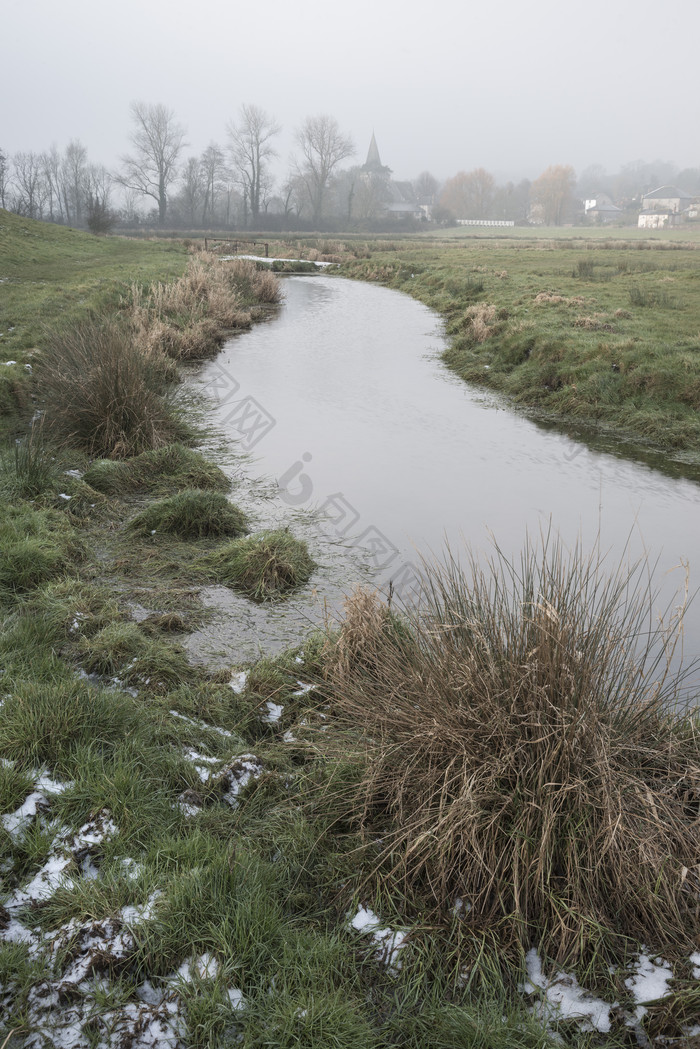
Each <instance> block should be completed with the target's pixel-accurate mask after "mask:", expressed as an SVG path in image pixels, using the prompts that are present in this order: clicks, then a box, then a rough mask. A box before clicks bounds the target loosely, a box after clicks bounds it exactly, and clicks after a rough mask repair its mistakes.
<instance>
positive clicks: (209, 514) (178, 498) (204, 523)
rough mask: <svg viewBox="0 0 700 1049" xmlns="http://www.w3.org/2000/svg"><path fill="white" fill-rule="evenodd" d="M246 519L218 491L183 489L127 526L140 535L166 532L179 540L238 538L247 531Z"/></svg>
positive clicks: (162, 500) (156, 504)
mask: <svg viewBox="0 0 700 1049" xmlns="http://www.w3.org/2000/svg"><path fill="white" fill-rule="evenodd" d="M247 524H248V518H247V517H246V515H245V514H244V513H243V511H242V510H239V509H238V507H237V506H234V505H233V503H230V502H229V501H228V499H227V498H226V496H225V495H223V494H222V493H221V492H203V491H200V490H199V489H196V488H189V489H186V490H185V491H184V492H178V493H177V495H171V496H168V497H166V498H165V499H159V500H158V501H157V502H155V503H151V505H150V506H147V507H146V508H145V509H144V510H142V511H141V512H140V513H139V514H137V515H136V517H135V518H134V519H133V520H132V521H131V523H130V525H129V527H130V528H131V529H132V531H134V532H138V533H140V534H141V535H148V534H149V533H151V532H168V533H170V534H171V535H177V536H180V538H182V539H201V538H203V537H204V536H225V535H230V536H238V535H243V534H244V533H245V532H246V531H247V530H248V529H247Z"/></svg>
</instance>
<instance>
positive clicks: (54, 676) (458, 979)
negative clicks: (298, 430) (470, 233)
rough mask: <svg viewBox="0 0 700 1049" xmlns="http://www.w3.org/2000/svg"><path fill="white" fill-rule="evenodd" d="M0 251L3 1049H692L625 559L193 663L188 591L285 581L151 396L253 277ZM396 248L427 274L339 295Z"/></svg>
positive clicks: (694, 800)
mask: <svg viewBox="0 0 700 1049" xmlns="http://www.w3.org/2000/svg"><path fill="white" fill-rule="evenodd" d="M0 227H2V228H1V229H0V237H2V238H3V239H0V275H1V276H3V280H4V282H5V283H3V284H2V285H0V295H2V296H3V299H2V302H3V314H2V316H3V320H2V324H0V329H2V330H3V332H4V333H8V332H9V334H8V335H7V338H8V343H7V348H8V350H11V353H12V357H11V358H10V357H9V353H8V359H13V360H14V361H15V363H14V364H7V365H5V364H3V363H2V362H0V373H2V371H3V369H6V370H7V371H6V375H5V379H4V381H5V386H4V387H3V389H5V400H4V401H3V402H2V405H0V408H1V409H2V416H1V419H2V429H3V436H4V443H3V449H2V455H0V490H1V492H2V503H1V505H0V667H1V673H0V876H1V878H2V895H1V896H0V1039H2V1041H1V1042H0V1044H3V1046H6V1047H7V1049H12V1047H17V1049H19V1047H20V1046H22V1047H34V1046H37V1047H39V1046H41V1047H42V1049H45V1047H52V1046H56V1047H62V1049H64V1047H65V1049H67V1047H81V1049H82V1047H83V1046H84V1047H86V1049H97V1047H100V1049H101V1047H103V1046H104V1047H107V1046H110V1047H120V1049H121V1047H126V1046H130V1047H136V1046H144V1047H145V1046H159V1047H160V1046H171V1047H173V1049H175V1047H197V1049H199V1047H211V1049H214V1047H218V1046H226V1045H234V1044H236V1045H238V1044H240V1045H243V1046H247V1047H255V1049H263V1047H264V1046H275V1047H282V1049H286V1047H290V1049H291V1047H299V1049H301V1047H305V1049H306V1047H310V1049H358V1047H362V1049H364V1047H367V1049H380V1047H384V1046H401V1047H409V1049H452V1047H454V1046H456V1045H459V1046H468V1047H475V1049H477V1047H478V1049H507V1047H516V1049H536V1047H537V1049H539V1047H541V1049H545V1047H549V1046H554V1045H557V1044H561V1041H562V1040H563V1041H564V1042H565V1043H566V1044H568V1045H572V1046H577V1047H579V1046H580V1047H584V1046H585V1047H588V1046H590V1047H593V1046H602V1045H604V1046H610V1047H612V1046H619V1047H623V1046H630V1045H654V1044H656V1045H659V1046H660V1045H668V1044H678V1045H692V1044H693V1041H692V1040H693V1039H694V1038H695V1037H696V1036H697V1035H698V1029H697V1026H696V1025H697V1023H698V1017H699V1016H700V954H698V940H697V937H698V931H699V928H700V927H699V925H698V906H699V902H698V901H699V900H700V881H699V879H698V875H699V872H700V818H699V808H698V806H699V804H700V775H699V773H698V769H700V743H699V738H698V729H697V719H696V714H695V712H694V711H695V708H694V706H691V707H690V708H689V709H688V708H686V706H685V703H686V702H687V701H688V699H689V698H690V699H693V697H692V696H690V697H689V696H688V695H687V692H686V688H685V686H686V682H685V680H684V678H683V677H682V675H679V674H678V672H677V671H676V670H671V669H670V668H671V665H672V657H673V653H674V646H675V644H676V641H677V637H678V634H677V629H676V628H677V627H678V625H679V624H678V621H677V620H676V621H675V622H672V623H670V624H668V630H667V631H664V629H662V628H661V627H659V628H657V629H654V630H652V632H651V634H650V633H649V624H648V622H647V618H646V617H647V612H648V604H647V599H648V593H647V591H646V589H645V575H644V570H643V566H642V568H641V570H640V571H639V572H636V573H635V572H632V574H631V575H625V574H624V573H623V574H621V575H620V576H617V577H613V578H609V577H608V576H606V575H605V574H604V573H603V572H602V570H601V568H600V566H599V564H598V563H597V562H596V560H595V559H590V558H588V557H587V556H586V555H584V554H583V552H581V551H577V552H574V555H573V556H571V557H570V556H569V555H567V554H565V553H564V551H562V549H561V548H560V547H559V546H558V544H557V543H556V542H555V541H551V542H544V543H543V544H542V545H540V546H537V545H534V546H530V547H528V548H526V549H525V550H524V551H523V559H522V562H521V563H519V564H509V563H508V562H506V561H505V560H504V559H503V558H502V557H500V556H499V555H498V552H497V551H496V552H495V554H494V560H493V565H492V568H491V570H490V571H489V572H487V573H484V572H483V571H479V570H476V569H474V571H473V572H471V571H470V570H469V567H468V566H467V568H466V569H465V568H464V566H463V565H461V564H458V563H457V561H456V560H454V559H451V557H450V556H449V554H448V555H447V556H446V559H445V562H444V563H443V564H442V565H439V566H432V567H430V568H427V569H426V578H425V593H424V602H423V604H422V606H421V610H420V612H416V611H414V612H410V610H401V609H397V608H396V607H394V606H391V605H390V606H387V604H386V602H384V601H381V600H380V599H379V597H378V595H375V594H372V593H371V592H368V591H365V590H359V591H357V592H355V593H353V594H351V595H349V597H348V602H347V606H346V610H345V615H344V618H343V619H342V621H340V622H329V623H328V624H327V628H326V629H325V630H324V631H320V632H317V633H313V634H310V635H309V636H308V638H307V639H306V641H305V642H304V644H303V645H302V646H300V647H298V648H296V649H293V650H289V651H286V652H283V653H282V654H280V655H277V656H275V657H271V656H267V655H264V654H263V655H262V656H261V658H260V660H259V661H257V662H256V663H254V664H252V665H243V664H236V663H233V664H232V665H231V666H227V667H225V668H223V669H217V670H212V669H210V668H208V667H207V666H205V665H195V664H194V663H193V662H191V661H190V660H189V659H188V658H187V655H186V653H185V649H184V647H183V643H182V642H183V640H184V639H185V637H186V635H187V633H188V632H189V631H191V630H192V629H194V628H195V627H197V626H201V625H202V624H206V622H207V614H208V613H207V612H206V611H205V610H204V608H203V607H202V604H201V602H200V600H199V591H200V589H201V588H202V587H203V586H205V585H207V584H208V583H210V582H211V581H215V582H218V583H220V584H222V585H226V586H230V587H232V588H235V589H237V590H238V591H239V592H241V593H243V594H244V595H246V599H247V600H250V601H268V602H274V601H282V600H284V594H285V593H286V592H288V591H289V589H290V588H292V589H293V588H295V587H298V586H307V585H312V584H313V571H314V567H315V565H314V553H315V551H313V550H307V549H305V548H304V547H303V544H299V543H298V542H297V540H296V539H295V538H294V536H293V534H291V533H290V531H288V530H287V529H277V530H270V529H269V528H267V527H266V522H265V521H262V520H257V519H256V520H252V519H251V517H250V514H249V513H248V509H247V507H246V506H245V505H244V504H243V502H242V501H241V499H240V498H239V495H240V488H239V484H238V481H239V479H240V477H241V476H242V472H243V471H244V470H245V469H246V468H247V467H246V464H245V462H244V460H243V459H242V458H238V459H236V458H235V456H234V457H233V462H234V464H235V465H234V469H231V460H232V456H231V455H230V454H229V455H228V456H226V457H225V459H224V458H217V456H216V455H215V454H214V453H213V452H212V451H210V450H209V445H208V444H207V441H206V438H207V431H206V416H205V415H204V414H203V412H202V410H201V408H199V407H198V406H197V405H196V404H194V403H193V402H192V399H191V398H190V397H189V396H188V395H187V394H186V385H185V384H183V383H182V382H181V381H180V380H181V377H182V375H183V369H187V367H189V365H190V364H191V362H193V361H195V362H196V361H197V360H201V359H204V358H206V357H207V356H209V355H211V354H212V353H215V352H216V349H217V347H218V345H219V344H220V341H221V339H222V338H223V337H224V336H225V335H226V334H230V333H231V332H235V331H236V330H240V329H241V328H243V327H245V326H246V325H249V324H251V323H255V322H256V320H258V321H259V320H262V319H264V317H265V316H266V315H268V313H269V311H270V310H274V309H275V303H276V301H277V300H278V297H279V286H278V284H277V278H276V277H274V275H272V274H270V273H269V272H264V271H261V270H259V269H257V268H256V266H255V265H254V264H252V263H242V262H235V263H233V264H231V263H222V262H218V261H217V260H216V259H212V258H208V257H206V256H204V255H203V254H202V253H200V252H192V251H190V250H189V249H188V248H187V246H185V245H182V244H178V243H175V242H169V243H166V244H164V245H163V244H159V243H153V244H151V243H148V242H146V243H141V242H139V243H130V242H128V243H127V244H122V243H121V242H120V241H119V240H118V239H117V238H109V239H108V240H105V241H97V240H95V239H93V238H91V237H89V236H87V235H80V234H77V233H74V232H73V231H69V230H60V229H56V228H55V227H44V226H42V225H41V224H39V223H28V222H26V221H25V220H19V219H17V218H16V217H14V216H8V215H6V214H5V213H2V212H0ZM18 243H19V244H20V245H21V244H29V243H31V245H32V247H31V252H29V253H28V254H27V255H26V257H24V259H22V257H21V256H20V257H19V259H17V258H15V255H14V252H15V248H16V245H17V244H18ZM294 247H295V248H296V249H298V247H299V245H294ZM305 247H306V250H307V252H308V253H309V254H310V253H312V252H316V253H317V255H324V254H326V255H327V254H339V253H340V249H339V248H338V246H337V245H336V246H333V247H334V249H335V250H328V249H330V248H331V246H330V245H328V244H316V245H315V246H314V245H313V244H308V245H306V246H305ZM376 247H377V250H378V249H379V246H376ZM17 250H19V249H17ZM357 250H358V252H359V251H360V250H362V251H364V248H362V249H359V248H358V249H357ZM368 250H369V249H368ZM374 250H375V249H374V248H372V251H371V252H370V257H369V258H367V257H365V258H358V259H357V260H356V261H355V262H349V263H347V266H348V268H349V270H350V271H353V270H355V269H357V272H356V273H355V275H356V276H360V275H361V274H360V272H359V270H360V268H361V267H363V266H371V265H375V263H376V264H377V265H379V262H378V261H377V259H375V257H374V255H373V254H372V252H373V251H374ZM405 250H406V251H408V250H410V251H411V252H414V251H415V252H418V251H419V250H420V251H422V250H426V251H433V252H435V253H436V258H437V257H442V255H441V253H442V252H447V253H448V254H449V252H450V251H451V250H452V249H451V248H450V247H449V246H442V245H428V246H426V248H425V249H423V248H420V249H419V248H417V247H414V246H412V247H410V249H409V248H405V247H404V246H403V245H400V246H399V247H396V246H389V247H388V248H387V246H386V245H385V246H384V248H383V249H382V254H381V259H382V260H383V259H384V258H386V259H387V260H388V261H387V262H386V263H385V262H384V261H381V267H383V266H385V265H386V266H389V265H390V266H391V267H392V271H391V274H390V275H387V274H386V273H384V276H381V275H379V276H377V277H373V278H372V279H386V280H387V282H392V281H394V280H396V281H397V282H398V281H399V277H398V276H397V274H398V273H399V272H401V273H402V272H403V270H404V268H405V265H404V260H403V254H401V258H400V259H399V258H398V254H399V253H403V252H404V251H405ZM459 250H464V246H460V248H459ZM469 250H474V251H476V250H477V249H476V248H474V246H471V247H470V249H469ZM508 250H513V249H508ZM566 250H567V251H568V250H569V249H566ZM527 251H528V252H531V253H532V252H533V251H534V249H533V248H532V247H531V246H530V247H528V249H527ZM130 253H133V254H130ZM141 253H142V254H141ZM81 257H82V259H83V260H87V261H83V262H82V263H81ZM295 257H296V256H295ZM306 257H308V254H307V256H306ZM586 257H587V256H586ZM645 257H646V256H645ZM528 258H529V259H530V258H531V257H530V256H528ZM578 258H579V256H573V261H571V266H572V273H573V268H574V266H575V262H576V261H577V260H578ZM664 258H665V256H664ZM129 259H130V260H131V261H128V260H129ZM501 264H502V263H501V260H500V259H498V260H497V261H494V260H491V261H490V262H489V263H488V265H489V267H492V268H495V266H496V265H498V266H501ZM548 264H549V263H548ZM436 265H437V264H436ZM454 265H455V263H454V259H453V260H452V263H451V266H450V267H448V269H451V267H453V266H454ZM469 265H470V266H472V265H473V260H469ZM504 265H505V264H504ZM568 265H569V263H568V262H567V264H566V267H565V269H566V270H567V271H568ZM615 266H616V264H615ZM12 267H14V269H13V268H12ZM35 267H36V268H35ZM512 268H513V263H512V262H511V269H512ZM526 268H527V267H526V263H525V262H523V263H522V271H521V272H520V271H519V273H520V275H519V277H518V280H519V281H524V280H525V271H526ZM39 272H41V273H43V278H42V283H39V284H34V283H33V281H34V280H35V279H36V277H35V275H36V274H37V273H39ZM412 272H413V273H414V277H401V278H400V279H401V280H406V281H409V280H414V279H416V278H417V276H418V271H417V270H416V269H414V270H413V271H412ZM653 272H654V273H655V272H656V271H653ZM681 272H682V273H683V274H684V276H683V280H685V279H686V275H685V270H682V271H681ZM446 273H447V270H446V271H445V273H442V272H441V273H440V274H438V276H437V278H436V279H437V284H436V285H435V288H434V289H433V290H436V289H437V291H436V294H438V298H441V297H442V299H444V303H445V304H448V305H449V303H450V302H452V301H453V297H452V294H451V293H448V291H447V289H446V287H445V286H444V281H445V280H446ZM459 273H462V271H459ZM615 273H618V270H617V268H616V269H615ZM423 274H425V275H426V276H424V283H425V284H426V286H427V283H428V276H427V274H428V270H427V269H426V270H424V271H423ZM5 275H8V276H5ZM367 276H368V277H370V276H371V274H370V273H367ZM455 279H456V280H457V283H458V284H459V282H460V281H461V282H462V285H463V284H464V283H465V282H468V281H479V280H482V279H483V281H484V287H485V288H486V286H487V284H488V286H489V287H490V286H491V282H492V283H493V288H498V287H502V286H503V287H506V286H507V282H508V279H509V278H507V277H501V276H498V275H497V274H495V273H491V272H490V270H489V272H486V273H481V272H480V271H474V270H473V269H469V270H464V273H462V275H461V276H459V275H458V277H457V278H455ZM564 279H566V280H568V281H570V282H573V284H574V285H577V282H579V283H580V282H581V281H582V280H583V279H584V278H582V277H581V276H568V277H566V278H565V277H564V276H562V280H564ZM613 279H617V278H616V277H615V278H611V282H612V280H613ZM532 280H533V286H532V288H531V289H530V291H529V292H528V294H530V293H531V294H533V295H534V294H535V292H534V288H535V287H537V288H539V287H540V283H541V278H540V276H539V275H538V274H534V275H533V278H532ZM592 283H593V284H594V285H595V288H597V286H598V283H600V284H601V286H605V285H606V284H607V283H609V282H607V281H600V282H597V281H593V282H592ZM462 285H460V287H461V286H462ZM8 287H9V290H10V295H9V296H8V297H7V298H5V295H4V293H5V291H6V290H7V289H8ZM431 287H432V285H431ZM684 287H685V285H684ZM562 288H564V285H562ZM462 292H463V287H462V291H460V293H459V294H462ZM557 293H558V292H557ZM456 294H457V293H455V295H456ZM536 294H539V291H538V292H537V293H536ZM551 294H555V291H554V290H552V292H551ZM684 294H686V293H685V292H684ZM33 296H36V300H35V307H36V308H34V307H33V305H32V303H33ZM64 296H65V299H64ZM442 299H441V301H442ZM460 301H461V303H462V304H461V305H460V307H459V309H460V310H461V311H462V313H464V311H465V310H468V309H469V308H470V307H469V304H466V305H465V303H464V301H463V300H460ZM475 301H486V300H485V299H483V300H482V299H478V300H475ZM62 302H63V303H64V305H63V307H62V306H61V303H62ZM549 306H552V307H553V308H559V307H562V304H561V303H555V304H549ZM549 306H546V307H543V308H544V309H548V308H549ZM511 308H512V309H515V308H516V306H515V299H514V300H513V305H512V306H511ZM532 308H533V309H535V310H536V309H539V307H534V306H533V307H532ZM640 308H641V307H640ZM679 312H680V311H679ZM446 315H447V312H446ZM576 315H578V314H576ZM470 316H471V317H472V320H471V321H470V326H471V327H474V325H475V323H477V321H476V317H477V314H476V313H474V314H471V315H470ZM538 316H539V315H538ZM564 316H565V317H568V316H569V314H564ZM6 318H7V319H6ZM505 319H506V318H504V320H505ZM478 323H483V324H484V325H485V326H486V327H488V317H486V318H484V317H482V318H481V320H479V321H478ZM575 330H576V331H578V328H576V329H575ZM5 337H6V335H5V334H3V339H2V340H1V341H3V342H4V340H5ZM10 340H11V341H10ZM478 345H482V344H478ZM26 365H29V368H27V367H26ZM0 377H2V376H1V374H0ZM223 466H226V470H224V469H222V467H223ZM643 639H646V641H645V643H644V644H642V643H641V642H642V640H643Z"/></svg>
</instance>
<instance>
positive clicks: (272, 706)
mask: <svg viewBox="0 0 700 1049" xmlns="http://www.w3.org/2000/svg"><path fill="white" fill-rule="evenodd" d="M265 707H266V708H267V713H266V714H264V715H263V721H266V722H267V723H268V725H275V724H277V722H278V721H279V719H280V718H281V717H282V715H283V713H284V707H283V706H282V704H281V703H273V702H272V700H271V699H268V701H267V703H266V704H265Z"/></svg>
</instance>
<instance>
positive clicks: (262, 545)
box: [202, 530, 316, 601]
mask: <svg viewBox="0 0 700 1049" xmlns="http://www.w3.org/2000/svg"><path fill="white" fill-rule="evenodd" d="M202 567H203V568H204V570H205V571H207V572H209V573H210V574H211V576H212V577H213V578H214V579H216V581H217V582H219V583H224V584H225V585H227V586H231V587H234V589H236V590H241V591H242V592H243V593H244V594H246V595H247V596H248V597H251V598H252V599H253V600H254V601H269V600H270V599H272V598H274V597H278V596H280V595H282V594H284V593H286V592H287V591H289V590H292V589H294V588H295V587H298V586H302V585H303V584H304V583H306V582H308V580H309V579H310V577H311V573H312V572H313V570H314V568H315V567H316V566H315V564H314V562H313V561H312V559H311V556H310V555H309V551H308V548H307V546H306V544H305V543H303V542H301V540H299V539H295V538H294V537H293V536H292V535H290V534H289V532H287V531H284V530H279V531H272V532H260V533H258V534H257V535H251V536H247V537H246V538H245V539H235V540H234V541H233V542H231V543H228V544H227V545H226V546H224V547H223V548H221V549H219V550H216V551H215V552H214V553H213V554H210V555H209V556H208V557H207V558H204V559H203V561H202Z"/></svg>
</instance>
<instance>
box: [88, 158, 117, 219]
mask: <svg viewBox="0 0 700 1049" xmlns="http://www.w3.org/2000/svg"><path fill="white" fill-rule="evenodd" d="M111 183H112V180H111V177H110V174H109V172H108V171H107V168H105V167H104V166H103V165H102V164H90V165H88V167H87V170H86V173H85V216H86V221H87V227H88V229H89V230H90V232H91V233H96V234H99V233H109V231H110V230H111V229H112V227H113V226H114V223H115V222H116V215H115V214H114V212H113V211H112V210H111V208H110V193H111V189H112V185H111Z"/></svg>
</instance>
